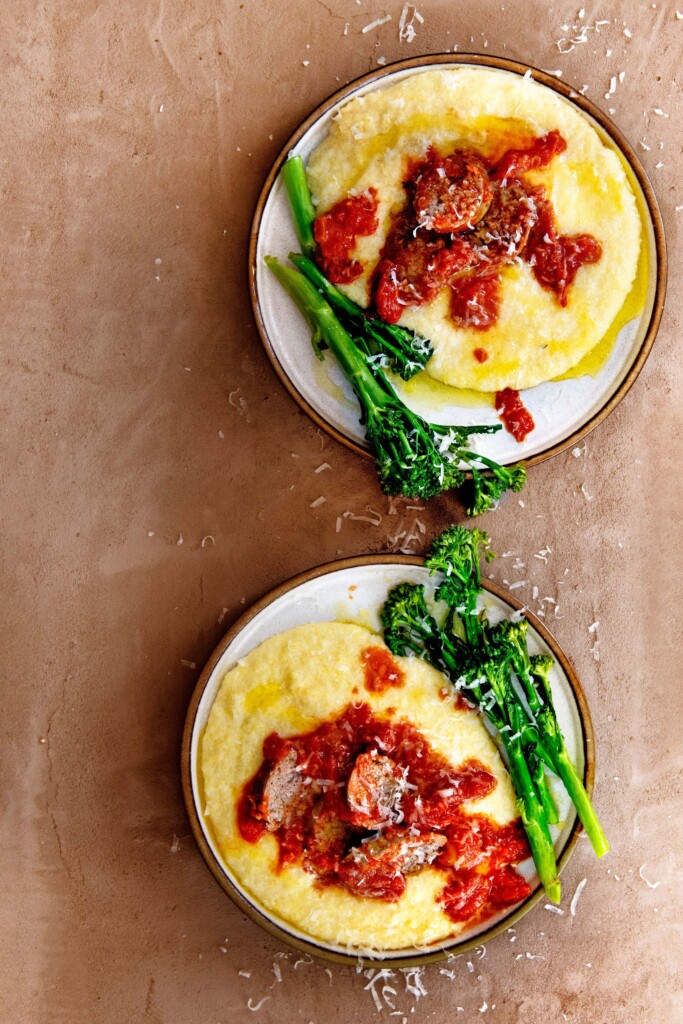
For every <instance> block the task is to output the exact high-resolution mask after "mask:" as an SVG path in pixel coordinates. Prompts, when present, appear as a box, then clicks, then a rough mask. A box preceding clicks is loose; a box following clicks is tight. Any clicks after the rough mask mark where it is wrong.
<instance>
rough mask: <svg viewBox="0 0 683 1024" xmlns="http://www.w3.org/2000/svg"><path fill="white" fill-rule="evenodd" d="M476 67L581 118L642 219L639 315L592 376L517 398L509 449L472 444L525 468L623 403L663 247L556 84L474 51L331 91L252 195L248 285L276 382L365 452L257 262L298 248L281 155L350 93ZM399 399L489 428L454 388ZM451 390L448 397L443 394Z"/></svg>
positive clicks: (622, 147)
mask: <svg viewBox="0 0 683 1024" xmlns="http://www.w3.org/2000/svg"><path fill="white" fill-rule="evenodd" d="M463 65H470V66H471V65H480V66H483V67H486V68H495V69H498V71H499V72H500V75H501V84H502V85H503V86H504V84H505V78H506V77H507V76H510V75H517V76H519V75H525V74H527V75H531V76H532V77H533V78H534V80H535V81H537V82H539V83H540V84H541V85H544V86H546V87H547V88H549V89H552V90H553V92H555V93H558V94H559V95H560V96H562V97H563V98H564V99H565V101H566V102H567V103H570V104H572V105H573V106H574V107H576V108H578V110H579V111H580V112H581V113H582V114H583V116H584V117H585V118H586V120H587V121H589V122H590V124H591V125H592V126H593V128H594V129H595V130H596V131H597V133H598V135H599V136H600V137H601V139H602V141H603V143H604V144H605V145H608V146H610V147H612V148H613V149H616V150H617V151H618V152H619V153H620V154H621V156H622V157H623V159H624V160H625V162H626V165H627V172H628V175H629V179H630V183H631V186H632V188H633V190H634V193H635V195H636V200H637V202H638V206H639V209H640V213H641V220H642V222H643V239H644V245H645V246H646V248H647V253H648V264H649V271H648V287H647V297H646V300H645V307H644V309H643V311H642V313H641V314H640V315H639V316H637V317H636V318H635V319H633V320H631V321H630V322H629V323H628V324H626V325H625V326H624V327H623V328H622V329H621V331H620V332H619V335H618V337H617V340H616V343H615V345H614V348H613V350H612V352H611V354H610V357H609V359H608V361H607V363H606V365H605V366H604V367H603V368H602V369H601V370H600V372H599V374H598V375H597V377H590V376H583V377H579V378H576V379H570V380H565V381H549V382H547V383H545V384H540V385H538V386H537V387H535V388H530V389H528V390H526V391H524V392H523V398H524V403H525V405H526V406H527V407H528V408H529V410H530V411H531V413H532V415H533V417H534V421H535V423H536V429H535V430H533V431H532V432H531V434H529V436H528V438H527V439H526V440H525V441H524V442H523V443H522V444H519V443H518V442H517V441H515V440H514V438H513V437H512V436H511V435H510V434H509V433H507V431H505V430H502V431H499V432H498V433H497V434H494V435H490V436H487V435H484V436H480V437H476V438H473V442H472V447H473V449H474V450H476V451H478V452H480V453H481V454H483V455H487V456H489V457H490V458H493V459H495V460H496V461H497V462H499V463H501V464H502V465H506V464H509V463H511V462H517V461H519V460H520V459H524V460H526V462H527V464H529V465H531V464H533V463H535V462H540V461H542V460H543V459H547V458H549V457H550V456H551V455H555V454H557V453H558V452H560V451H563V450H564V449H565V448H567V447H569V446H570V445H573V444H575V443H576V442H577V441H579V440H580V439H581V438H582V437H584V436H585V435H586V434H587V433H588V432H589V431H591V430H592V429H593V428H594V427H596V426H597V425H598V424H599V423H600V422H601V421H602V420H603V419H604V418H605V417H606V416H607V415H608V414H609V413H610V412H611V411H612V409H614V408H615V406H616V405H618V403H619V402H620V401H621V399H622V398H623V397H624V395H625V394H626V392H627V391H628V389H629V388H630V387H631V385H632V384H633V382H634V380H635V379H636V377H637V376H638V373H639V372H640V370H641V369H642V367H643V364H644V363H645V360H646V358H647V355H648V353H649V351H650V348H651V347H652V343H653V341H654V338H655V335H656V332H657V328H658V326H659V321H660V318H661V313H662V306H663V303H664V293H665V289H666V249H665V245H664V232H663V227H662V219H661V216H660V213H659V209H658V207H657V201H656V199H655V197H654V193H653V191H652V187H651V185H650V183H649V181H648V179H647V177H646V176H645V172H644V171H643V168H642V167H641V165H640V162H639V161H638V158H637V156H636V154H635V153H634V152H633V150H632V149H631V147H630V145H629V144H628V142H627V141H626V139H625V138H624V137H623V135H622V134H621V132H620V131H619V130H618V129H617V128H616V127H615V126H614V125H613V124H612V122H611V121H610V120H609V118H607V117H606V116H605V115H604V114H603V113H602V111H601V110H599V108H598V107H596V106H595V104H593V103H591V102H590V100H587V99H586V98H585V97H584V96H581V95H579V94H578V93H576V92H575V91H574V90H573V89H571V88H570V87H569V86H567V85H565V84H564V83H563V82H560V81H558V80H557V79H556V78H554V77H553V76H552V75H548V74H546V73H545V72H543V71H540V70H539V69H537V68H530V67H529V66H528V65H526V64H520V63H518V62H516V61H509V60H503V59H502V58H498V57H489V56H483V55H478V54H464V55H458V57H457V58H454V56H453V54H442V55H433V54H430V55H429V56H427V57H420V58H417V59H416V60H407V61H400V62H399V63H397V64H392V65H390V66H389V67H386V68H382V69H380V70H379V71H374V72H372V73H371V74H369V75H364V76H363V77H362V78H358V79H356V80H355V81H354V82H351V83H350V85H348V86H346V87H345V88H343V89H341V90H340V91H339V92H336V93H335V94H334V95H333V96H331V97H330V98H329V99H328V100H326V101H325V102H324V103H323V104H321V106H319V107H318V108H317V109H316V110H314V111H313V113H312V114H311V115H310V116H309V117H308V118H307V119H306V120H305V121H304V123H303V124H302V125H301V126H300V127H299V128H298V129H297V130H296V131H295V132H294V134H293V135H292V137H291V138H290V139H289V141H288V142H287V144H286V145H285V146H284V148H283V149H282V150H281V152H280V154H279V155H278V157H277V159H276V161H275V163H274V165H273V167H272V169H271V171H270V173H269V175H268V177H267V179H266V182H265V184H264V186H263V189H262V191H261V195H260V197H259V201H258V204H257V206H256V212H255V215H254V221H253V225H252V230H251V238H250V244H249V281H250V290H251V300H252V306H253V310H254V316H255V319H256V324H257V327H258V329H259V333H260V335H261V339H262V341H263V344H264V345H265V348H266V351H267V353H268V356H269V358H270V361H271V363H272V364H273V367H274V368H275V370H276V372H277V374H278V376H279V377H280V380H281V381H282V383H283V384H284V385H285V387H286V388H287V390H288V391H289V393H290V394H291V395H292V397H293V398H294V399H295V400H296V401H297V402H298V404H299V405H300V406H301V408H302V409H303V410H304V411H305V412H307V413H308V415H309V416H311V418H312V419H313V420H314V421H315V422H316V423H317V424H318V425H319V426H321V427H323V429H325V430H326V431H327V432H328V433H330V434H331V435H332V436H333V437H335V438H336V439H337V440H338V441H341V442H342V443H343V444H345V445H347V447H349V448H352V449H353V450H355V451H357V452H359V453H361V454H364V455H369V454H370V451H369V448H368V445H367V444H366V442H365V435H364V431H363V428H362V426H361V425H360V422H359V409H358V403H357V401H356V399H355V396H354V394H353V392H352V390H351V387H350V385H349V384H348V382H347V381H346V380H345V378H344V376H343V374H342V372H341V370H340V369H339V367H338V366H337V363H336V361H335V360H334V358H333V357H332V356H331V355H330V354H329V353H328V354H327V356H326V358H325V361H324V362H323V363H321V362H319V361H318V360H317V359H316V358H315V355H314V353H313V349H312V346H311V338H310V330H309V328H308V327H307V325H306V323H305V322H304V320H303V317H302V316H301V314H300V313H299V311H298V310H297V308H296V307H295V306H294V304H293V302H292V301H291V299H290V298H289V296H288V295H286V293H285V292H284V291H283V290H282V287H281V286H280V284H279V282H278V281H277V280H276V279H275V278H274V277H273V275H272V274H271V273H270V271H269V270H268V269H267V267H266V266H265V264H264V262H263V257H264V256H266V255H272V256H278V257H280V258H281V259H284V258H286V256H287V254H288V253H289V252H291V251H292V250H296V249H297V248H298V243H297V240H296V235H295V232H294V227H293V225H292V219H291V216H290V213H289V207H288V203H287V197H286V193H285V190H284V187H283V186H282V183H281V182H280V180H279V177H278V176H279V172H280V169H281V167H282V165H283V163H284V162H285V160H286V159H287V157H288V156H289V155H290V154H291V155H299V156H301V157H303V159H304V161H305V160H307V158H308V156H309V154H310V153H311V152H312V150H314V149H315V148H316V146H318V145H319V143H320V142H322V140H323V139H324V138H325V136H326V135H327V132H328V129H329V125H330V123H331V120H332V118H333V117H334V116H335V114H336V112H337V111H338V110H339V108H340V107H341V106H343V105H344V104H345V103H346V102H348V100H349V99H351V98H352V97H357V96H362V95H365V94H366V93H368V92H371V91H374V90H376V89H386V88H387V87H388V86H391V85H395V84H396V83H397V82H398V81H399V80H401V79H403V78H405V77H407V76H410V75H417V74H421V73H423V72H424V71H428V70H433V69H434V68H441V69H448V68H457V67H462V66H463ZM399 390H400V391H401V393H402V397H403V398H404V400H405V401H406V403H407V404H408V405H409V406H410V407H411V408H413V409H414V410H415V411H416V412H418V413H420V415H422V416H423V417H424V418H425V419H427V420H429V421H431V422H434V423H449V424H455V423H458V424H463V425H469V424H473V423H498V422H499V420H498V417H497V416H496V412H495V410H494V409H493V408H492V407H491V406H486V405H482V406H475V407H472V405H471V403H470V404H466V405H463V404H462V399H460V398H459V396H458V392H456V391H452V389H446V388H445V387H444V386H443V385H440V386H439V398H438V400H437V401H436V402H435V401H434V400H433V399H432V398H431V397H420V398H418V397H416V396H415V395H411V394H406V393H405V391H403V389H401V388H400V387H399ZM449 391H452V395H453V398H452V400H451V399H450V398H449V397H448V392H449Z"/></svg>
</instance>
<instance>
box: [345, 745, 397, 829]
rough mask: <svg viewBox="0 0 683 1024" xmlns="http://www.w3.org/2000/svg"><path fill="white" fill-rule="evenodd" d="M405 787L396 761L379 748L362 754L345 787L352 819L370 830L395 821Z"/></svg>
mask: <svg viewBox="0 0 683 1024" xmlns="http://www.w3.org/2000/svg"><path fill="white" fill-rule="evenodd" d="M404 790H405V780H404V777H403V772H402V771H401V769H400V768H399V767H398V765H397V764H396V762H395V761H392V759H391V758H390V757H385V756H384V755H382V754H378V753H377V751H376V750H371V751H369V752H368V753H366V754H359V756H358V757H357V758H356V763H355V765H354V766H353V771H352V772H351V775H350V776H349V781H348V783H347V786H346V799H347V802H348V805H349V810H350V812H351V814H350V820H351V822H352V823H353V824H354V825H359V826H361V827H362V828H368V829H371V828H378V827H379V826H380V825H382V824H386V823H387V822H389V821H393V820H394V817H395V814H396V811H397V809H398V806H399V804H400V802H401V796H402V794H403V792H404Z"/></svg>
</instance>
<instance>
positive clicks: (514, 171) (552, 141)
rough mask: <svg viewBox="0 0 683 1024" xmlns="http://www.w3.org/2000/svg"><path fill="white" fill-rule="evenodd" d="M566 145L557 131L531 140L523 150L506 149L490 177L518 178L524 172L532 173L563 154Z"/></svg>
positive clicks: (499, 178) (498, 178)
mask: <svg viewBox="0 0 683 1024" xmlns="http://www.w3.org/2000/svg"><path fill="white" fill-rule="evenodd" d="M566 148H567V143H566V142H565V140H564V139H563V138H562V136H561V135H560V133H559V132H558V131H552V132H548V134H547V135H542V136H541V137H540V138H537V139H533V140H532V142H531V144H530V145H529V146H525V147H524V148H523V149H508V150H507V151H506V152H505V153H503V155H502V156H501V157H500V159H499V160H497V161H496V165H495V167H494V168H493V170H492V177H493V178H496V179H497V180H499V181H500V180H501V179H502V178H519V176H520V174H523V173H524V171H534V170H536V169H537V168H539V167H547V166H548V164H549V163H550V161H551V160H552V159H553V157H554V156H558V155H559V154H560V153H564V151H565V149H566Z"/></svg>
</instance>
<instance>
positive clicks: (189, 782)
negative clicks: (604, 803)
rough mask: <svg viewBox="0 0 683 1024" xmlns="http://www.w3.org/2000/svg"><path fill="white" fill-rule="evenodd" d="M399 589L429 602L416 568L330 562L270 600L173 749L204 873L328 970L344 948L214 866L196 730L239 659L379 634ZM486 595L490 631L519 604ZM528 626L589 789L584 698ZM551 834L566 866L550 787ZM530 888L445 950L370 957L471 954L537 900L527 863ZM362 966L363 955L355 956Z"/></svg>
mask: <svg viewBox="0 0 683 1024" xmlns="http://www.w3.org/2000/svg"><path fill="white" fill-rule="evenodd" d="M405 580H408V581H411V582H418V583H423V584H425V587H426V590H427V594H428V596H429V597H431V596H432V595H433V591H434V579H433V578H432V577H430V575H429V572H428V570H427V569H425V568H424V566H423V565H422V564H421V562H420V560H419V559H415V558H410V557H403V558H400V557H397V556H381V555H380V556H364V557H361V558H355V559H347V560H346V561H344V562H333V563H331V564H329V565H327V566H323V567H321V568H320V569H314V570H312V571H311V572H309V573H305V574H303V575H302V576H300V577H297V578H296V579H294V580H290V581H289V582H288V583H286V584H284V585H283V586H282V587H279V588H278V589H277V590H275V591H272V592H271V593H270V594H268V595H267V596H266V597H265V598H263V600H262V601H260V602H259V603H258V604H257V605H256V606H254V608H253V609H251V610H250V611H248V612H247V613H246V614H245V615H243V616H242V618H241V619H240V620H239V621H238V622H237V623H236V624H235V626H234V627H233V629H232V630H230V632H229V633H228V634H227V636H226V637H225V639H224V640H223V642H222V643H221V644H220V645H219V647H218V648H217V649H216V651H215V652H214V654H213V656H212V658H211V660H210V662H209V663H208V665H207V666H206V668H205V670H204V672H203V674H202V676H201V678H200V680H199V682H198V684H197V688H196V691H195V694H194V697H193V700H192V703H191V705H190V709H189V712H188V717H187V722H186V727H185V737H184V741H183V755H182V757H183V784H184V791H185V799H186V803H187V806H188V811H189V814H190V820H191V823H192V826H193V830H194V832H195V836H196V838H197V840H198V842H199V846H200V849H201V850H202V853H203V854H204V857H205V859H206V860H207V863H208V864H209V867H210V868H211V870H212V871H213V873H214V875H215V877H216V878H217V880H218V881H219V883H220V884H221V885H222V886H223V888H224V889H225V890H226V892H227V893H228V895H230V896H231V897H232V898H233V899H235V900H236V902H237V903H238V905H239V906H240V907H241V908H242V909H243V910H245V911H246V912H247V913H249V914H250V916H251V917H252V918H253V919H254V920H256V921H257V922H258V923H259V924H261V925H263V926H264V927H266V928H267V929H268V930H269V931H271V933H273V934H276V935H278V937H280V938H283V939H285V940H286V941H288V942H291V943H293V944H295V945H296V946H297V947H298V948H300V949H306V950H307V951H308V952H312V953H315V954H317V955H321V956H327V957H331V958H333V959H338V960H344V961H347V962H348V960H349V957H350V956H352V955H351V954H350V953H349V950H348V949H347V947H346V946H343V947H341V946H334V945H328V944H326V943H322V942H320V941H319V940H317V939H315V938H314V937H312V936H310V935H307V934H306V933H304V932H302V931H299V930H297V929H296V928H293V927H292V925H291V924H289V923H288V922H285V921H282V920H280V919H279V918H277V917H276V916H275V915H273V914H271V913H270V912H268V911H266V910H264V909H263V908H262V907H260V906H259V905H258V904H257V903H256V902H255V901H254V900H253V898H252V897H251V896H250V894H249V893H247V892H246V891H245V890H243V889H242V888H241V886H240V884H239V882H238V880H237V879H236V878H235V877H234V876H233V874H232V872H231V871H230V869H229V868H228V867H227V865H226V864H225V863H224V862H223V860H222V858H221V854H220V851H219V849H218V846H217V844H216V843H215V841H214V839H213V836H212V833H211V829H210V826H209V824H208V822H207V820H206V818H205V817H204V815H203V813H202V807H203V803H202V797H201V783H200V779H199V774H198V765H197V760H198V750H199V741H200V737H201V735H202V733H203V731H204V729H205V727H206V723H207V720H208V717H209V712H210V710H211V707H212V705H213V702H214V700H215V698H216V694H217V693H218V690H219V688H220V685H221V682H222V680H223V677H224V676H225V674H226V672H228V671H229V670H230V669H231V668H233V667H234V665H235V664H236V663H237V661H239V659H241V658H244V657H245V656H246V655H247V654H249V652H250V651H252V650H254V648H255V647H257V646H258V645H259V644H261V643H263V641H264V640H267V639H268V638H269V637H271V636H274V635H275V634H276V633H281V632H283V631H284V630H287V629H291V628H293V627H294V626H299V625H303V624H305V623H311V622H328V621H345V622H358V623H360V624H362V625H365V626H368V627H370V628H371V629H374V630H376V631H378V632H379V631H380V624H379V612H380V609H381V607H382V604H383V603H384V600H385V598H386V595H387V592H388V591H389V590H390V589H391V587H393V586H394V585H396V584H397V583H401V582H403V581H405ZM486 589H487V593H486V594H485V595H484V596H483V599H482V604H483V606H485V607H486V609H487V611H488V614H489V616H490V618H491V620H492V621H494V622H495V621H498V620H499V619H500V618H502V617H504V616H509V614H510V613H511V612H512V611H513V610H517V609H519V608H520V605H519V602H517V601H515V600H514V599H511V598H510V597H509V596H508V595H505V597H504V596H503V591H501V590H499V589H498V588H495V587H493V585H491V584H486ZM527 618H528V619H529V621H530V623H531V625H530V628H529V632H528V634H527V635H528V643H529V649H530V651H531V652H532V653H543V654H551V655H552V656H553V657H554V658H555V667H554V669H553V672H552V675H551V685H552V690H553V700H554V703H555V707H556V710H557V715H558V719H559V721H560V725H561V727H562V731H563V733H564V736H565V741H566V745H567V750H568V751H569V754H570V756H571V758H572V760H573V761H574V764H575V765H576V767H577V770H578V772H579V774H581V775H583V776H584V778H585V782H586V786H587V788H588V789H589V791H590V789H591V788H592V779H593V734H592V726H591V721H590V714H589V712H588V709H587V706H586V703H585V698H584V696H583V692H582V690H581V686H580V684H579V682H578V680H577V679H576V675H575V673H574V671H573V669H572V667H571V665H570V664H569V662H568V661H567V659H566V657H565V656H564V655H563V653H562V651H561V650H560V649H559V648H558V646H557V644H556V642H555V641H554V640H553V638H552V637H551V635H550V634H549V633H548V632H547V630H546V629H545V627H544V626H543V625H542V624H541V623H540V622H538V620H536V619H535V618H534V617H533V616H532V615H530V614H527ZM554 782H555V780H553V792H554V794H555V796H556V800H557V803H558V809H559V812H560V820H561V821H562V822H563V825H562V827H561V828H554V827H553V829H552V831H553V833H554V839H555V848H556V851H557V855H558V863H559V865H560V867H562V866H563V865H564V863H565V862H566V859H567V857H568V856H569V853H570V852H571V849H572V848H573V845H574V843H575V841H576V838H577V835H578V832H579V830H580V827H581V826H580V824H579V823H578V822H577V820H576V813H575V811H574V808H573V806H572V805H571V803H570V801H569V798H568V797H567V795H566V793H565V791H564V789H563V788H562V786H561V785H560V784H558V785H557V786H555V785H554ZM519 869H520V870H521V872H522V874H524V876H525V877H526V878H527V879H528V881H529V882H530V884H531V886H532V894H531V896H529V897H528V898H527V899H526V900H525V901H524V902H523V903H522V904H519V905H517V907H512V908H508V909H507V910H505V911H502V912H501V913H500V914H498V915H497V916H495V917H493V918H489V919H488V920H487V921H485V922H484V923H483V924H480V925H479V926H477V927H475V928H472V929H470V930H469V931H467V932H466V933H464V934H463V935H461V936H460V937H459V938H458V939H456V940H455V941H454V940H452V939H451V940H448V941H446V942H442V943H438V944H435V945H432V946H429V947H421V948H420V949H419V950H416V949H415V948H413V947H411V948H410V949H402V950H392V951H389V952H385V953H382V954H377V955H376V958H381V959H384V960H392V961H400V962H404V961H405V962H410V963H415V962H416V961H419V962H424V961H425V960H429V959H433V958H437V957H441V956H443V955H445V953H446V952H451V951H453V950H455V949H456V948H457V950H458V951H462V950H463V947H464V948H465V949H466V948H471V947H472V946H473V945H477V944H479V943H481V942H482V941H484V940H485V939H487V938H490V937H491V936H492V935H495V934H496V933H497V932H499V931H501V930H502V929H503V928H505V927H509V925H510V924H511V923H512V921H513V920H516V919H517V918H518V917H520V916H521V915H522V914H524V913H526V911H527V910H529V909H530V908H531V907H532V906H533V904H534V903H535V902H536V900H537V899H539V898H540V896H541V895H542V890H541V889H540V887H539V883H538V878H537V877H536V874H535V870H534V865H533V861H532V860H531V859H529V860H527V861H525V862H524V864H522V865H520V868H519ZM362 954H363V956H364V957H366V958H367V957H368V956H369V955H371V954H370V953H369V951H367V950H363V951H362Z"/></svg>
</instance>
